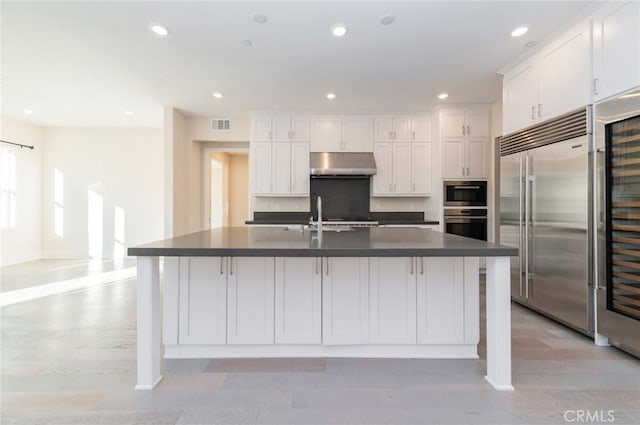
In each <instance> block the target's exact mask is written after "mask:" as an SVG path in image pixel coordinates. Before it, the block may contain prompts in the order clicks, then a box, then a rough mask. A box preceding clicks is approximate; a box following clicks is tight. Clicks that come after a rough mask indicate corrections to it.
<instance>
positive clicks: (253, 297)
mask: <svg viewBox="0 0 640 425" xmlns="http://www.w3.org/2000/svg"><path fill="white" fill-rule="evenodd" d="M227 275H228V279H227V282H228V316H227V317H228V318H227V324H228V326H227V343H228V344H273V320H274V316H273V302H274V300H273V297H274V288H273V281H274V259H273V258H265V257H232V258H229V264H228V270H227Z"/></svg>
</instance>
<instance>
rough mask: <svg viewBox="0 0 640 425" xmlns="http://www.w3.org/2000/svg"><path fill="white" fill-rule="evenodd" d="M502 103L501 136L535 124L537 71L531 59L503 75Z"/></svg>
mask: <svg viewBox="0 0 640 425" xmlns="http://www.w3.org/2000/svg"><path fill="white" fill-rule="evenodd" d="M502 103H503V106H502V134H505V135H506V134H509V133H513V132H514V131H517V130H520V129H523V128H525V127H529V126H530V125H533V124H535V122H536V120H537V119H538V117H537V114H536V110H537V107H538V71H537V67H536V63H535V61H534V60H533V59H531V60H528V61H526V62H524V63H523V64H522V65H520V66H518V68H516V69H514V70H513V71H511V72H509V73H507V74H505V76H504V79H503V85H502Z"/></svg>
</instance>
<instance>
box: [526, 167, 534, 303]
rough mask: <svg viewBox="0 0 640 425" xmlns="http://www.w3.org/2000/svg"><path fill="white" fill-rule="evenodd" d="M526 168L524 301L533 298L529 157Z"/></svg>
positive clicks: (530, 169)
mask: <svg viewBox="0 0 640 425" xmlns="http://www.w3.org/2000/svg"><path fill="white" fill-rule="evenodd" d="M525 162H526V167H525V210H524V215H525V221H524V223H525V224H524V235H525V237H524V246H525V260H524V261H525V280H524V290H525V299H527V300H528V299H529V298H530V297H531V298H533V294H532V292H533V284H532V285H529V281H530V280H531V278H532V269H533V261H531V257H532V254H533V249H532V248H531V242H532V239H533V238H531V237H530V236H531V231H532V230H533V229H532V228H533V217H532V216H533V175H532V171H533V166H532V164H531V162H532V158H531V157H530V156H528V155H527V156H526V157H525Z"/></svg>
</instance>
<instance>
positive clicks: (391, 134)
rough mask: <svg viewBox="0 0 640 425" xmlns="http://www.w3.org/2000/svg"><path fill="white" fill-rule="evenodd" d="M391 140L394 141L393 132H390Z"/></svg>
mask: <svg viewBox="0 0 640 425" xmlns="http://www.w3.org/2000/svg"><path fill="white" fill-rule="evenodd" d="M389 140H393V131H390V132H389Z"/></svg>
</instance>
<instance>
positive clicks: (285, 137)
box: [271, 115, 291, 142]
mask: <svg viewBox="0 0 640 425" xmlns="http://www.w3.org/2000/svg"><path fill="white" fill-rule="evenodd" d="M271 127H272V128H271V129H272V137H271V140H272V141H274V142H288V141H289V139H290V138H291V137H290V136H291V119H290V118H289V115H275V116H272V117H271Z"/></svg>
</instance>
